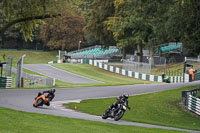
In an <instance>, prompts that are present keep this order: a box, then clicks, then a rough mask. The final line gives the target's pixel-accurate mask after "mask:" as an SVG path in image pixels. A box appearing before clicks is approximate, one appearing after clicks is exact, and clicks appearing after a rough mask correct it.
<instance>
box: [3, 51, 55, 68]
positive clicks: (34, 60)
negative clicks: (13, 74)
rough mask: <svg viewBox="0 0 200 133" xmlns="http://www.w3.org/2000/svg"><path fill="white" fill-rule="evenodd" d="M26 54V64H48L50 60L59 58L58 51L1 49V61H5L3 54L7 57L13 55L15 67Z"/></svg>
mask: <svg viewBox="0 0 200 133" xmlns="http://www.w3.org/2000/svg"><path fill="white" fill-rule="evenodd" d="M24 54H26V56H25V57H24V64H46V63H48V62H49V61H53V60H57V57H56V55H57V54H58V52H57V51H48V52H33V51H23V50H22V51H0V61H1V62H5V60H4V59H3V55H5V57H6V58H7V57H8V56H13V57H14V59H13V67H16V66H17V62H18V60H19V59H20V58H21V56H22V55H24Z"/></svg>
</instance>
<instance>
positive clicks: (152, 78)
mask: <svg viewBox="0 0 200 133" xmlns="http://www.w3.org/2000/svg"><path fill="white" fill-rule="evenodd" d="M102 62H103V63H102ZM105 62H106V63H107V62H108V60H90V59H76V60H75V59H74V60H73V61H72V63H81V64H90V65H93V66H96V67H99V68H101V69H104V70H108V71H111V72H115V73H118V74H122V75H126V76H129V77H133V78H138V79H142V80H147V81H156V82H162V77H161V76H155V75H150V74H143V73H138V72H132V71H127V70H125V69H121V68H117V67H113V66H110V65H106V64H104V63H105ZM48 63H49V64H51V63H52V64H53V63H62V62H60V61H50V62H48ZM183 77H184V78H183ZM182 82H189V74H185V75H184V76H174V77H170V83H182Z"/></svg>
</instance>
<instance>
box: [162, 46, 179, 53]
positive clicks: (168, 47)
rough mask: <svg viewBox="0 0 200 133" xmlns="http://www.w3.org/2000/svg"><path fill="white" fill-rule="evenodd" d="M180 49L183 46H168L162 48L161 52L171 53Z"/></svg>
mask: <svg viewBox="0 0 200 133" xmlns="http://www.w3.org/2000/svg"><path fill="white" fill-rule="evenodd" d="M180 48H181V45H177V46H173V45H168V46H164V47H161V48H160V50H161V51H162V52H169V51H173V50H177V49H180Z"/></svg>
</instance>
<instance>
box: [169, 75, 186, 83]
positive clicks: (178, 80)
mask: <svg viewBox="0 0 200 133" xmlns="http://www.w3.org/2000/svg"><path fill="white" fill-rule="evenodd" d="M169 78H170V83H182V82H189V74H183V76H171V77H169Z"/></svg>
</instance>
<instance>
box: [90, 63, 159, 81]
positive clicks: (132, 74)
mask: <svg viewBox="0 0 200 133" xmlns="http://www.w3.org/2000/svg"><path fill="white" fill-rule="evenodd" d="M89 64H90V65H93V66H96V67H99V68H101V69H104V70H107V71H111V72H114V73H118V74H122V75H125V76H128V77H132V78H137V79H142V80H146V81H155V82H162V77H161V76H155V75H150V74H144V73H139V72H132V71H128V70H125V69H121V68H118V67H114V66H110V65H107V64H104V63H102V61H98V60H89Z"/></svg>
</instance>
